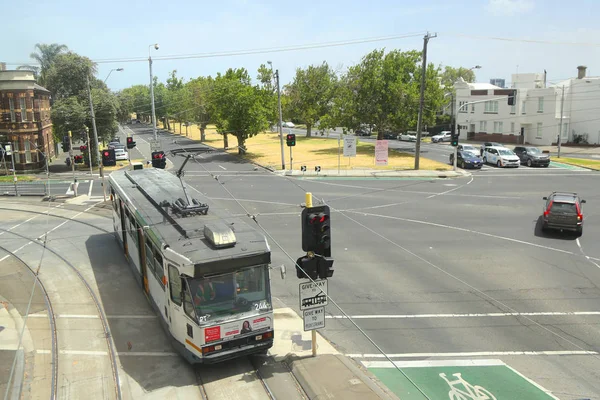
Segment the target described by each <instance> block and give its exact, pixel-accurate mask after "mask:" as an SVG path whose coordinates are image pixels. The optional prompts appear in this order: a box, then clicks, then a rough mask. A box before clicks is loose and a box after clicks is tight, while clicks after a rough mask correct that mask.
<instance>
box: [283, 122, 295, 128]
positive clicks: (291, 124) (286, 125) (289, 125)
mask: <svg viewBox="0 0 600 400" xmlns="http://www.w3.org/2000/svg"><path fill="white" fill-rule="evenodd" d="M283 127H284V128H295V127H296V125H294V123H293V122H291V121H288V122H284V123H283Z"/></svg>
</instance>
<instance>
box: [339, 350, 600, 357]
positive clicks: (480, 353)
mask: <svg viewBox="0 0 600 400" xmlns="http://www.w3.org/2000/svg"><path fill="white" fill-rule="evenodd" d="M599 354H600V353H599V352H597V351H588V350H556V351H554V350H550V351H472V352H458V353H398V354H386V355H383V354H364V353H357V354H345V356H346V357H351V358H386V356H387V358H441V357H498V356H597V355H599Z"/></svg>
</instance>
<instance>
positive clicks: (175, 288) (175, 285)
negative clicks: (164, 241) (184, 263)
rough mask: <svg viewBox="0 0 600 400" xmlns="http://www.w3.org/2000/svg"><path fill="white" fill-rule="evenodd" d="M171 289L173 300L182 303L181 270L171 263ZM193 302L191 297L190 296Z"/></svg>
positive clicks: (178, 303)
mask: <svg viewBox="0 0 600 400" xmlns="http://www.w3.org/2000/svg"><path fill="white" fill-rule="evenodd" d="M169 291H170V292H171V300H172V301H173V303H175V304H177V305H178V306H180V305H181V278H180V277H179V270H177V268H176V267H174V266H173V265H171V264H169ZM190 303H191V298H190Z"/></svg>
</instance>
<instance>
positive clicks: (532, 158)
mask: <svg viewBox="0 0 600 400" xmlns="http://www.w3.org/2000/svg"><path fill="white" fill-rule="evenodd" d="M514 152H515V154H516V155H517V156H519V158H520V159H521V164H527V166H528V167H532V166H534V165H540V166H542V167H548V166H549V165H550V156H549V155H548V154H544V153H542V151H541V150H540V149H538V148H537V147H529V146H527V147H526V146H517V147H515V150H514Z"/></svg>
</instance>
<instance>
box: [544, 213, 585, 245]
mask: <svg viewBox="0 0 600 400" xmlns="http://www.w3.org/2000/svg"><path fill="white" fill-rule="evenodd" d="M534 235H535V236H537V237H543V238H548V239H557V240H575V239H577V237H578V236H577V234H576V233H575V232H570V231H563V230H547V231H543V230H542V216H541V215H540V216H539V217H538V219H537V221H536V224H535V228H534Z"/></svg>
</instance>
